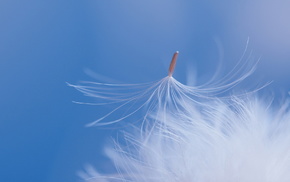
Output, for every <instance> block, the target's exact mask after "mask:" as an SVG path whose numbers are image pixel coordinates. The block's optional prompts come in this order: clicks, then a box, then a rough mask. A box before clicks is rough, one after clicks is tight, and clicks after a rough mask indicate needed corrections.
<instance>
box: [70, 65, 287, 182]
mask: <svg viewBox="0 0 290 182" xmlns="http://www.w3.org/2000/svg"><path fill="white" fill-rule="evenodd" d="M252 71H253V70H250V71H249V72H248V73H247V74H244V76H245V77H247V76H248V75H249V74H250V73H251V72H252ZM245 77H243V78H240V79H239V80H238V81H237V82H231V84H228V85H226V86H216V87H215V88H211V89H206V88H199V87H189V86H185V85H183V84H181V83H179V82H178V81H176V80H175V79H174V78H173V77H166V78H164V79H162V80H161V81H159V82H158V83H156V84H153V85H151V86H148V89H145V90H144V92H136V93H138V94H133V95H132V96H131V97H130V99H126V98H125V97H123V96H120V97H119V99H116V100H114V102H121V104H120V106H119V107H118V108H117V109H120V108H122V107H127V106H128V105H129V106H130V108H131V107H132V106H135V104H136V103H137V102H139V101H140V99H141V98H142V99H143V98H144V97H145V98H146V99H145V100H144V102H141V104H139V105H137V107H135V110H133V111H132V112H129V113H128V114H127V115H126V116H125V117H123V118H127V117H128V116H131V115H132V114H134V113H135V112H136V111H138V110H140V109H141V108H143V107H146V108H147V112H146V113H145V116H144V120H143V122H142V125H141V126H140V127H138V126H136V128H135V132H132V133H125V134H124V136H125V141H126V142H125V144H119V143H118V142H116V144H115V146H114V147H111V148H107V149H106V154H107V155H108V157H109V158H110V159H111V160H112V161H113V163H114V164H115V168H116V173H115V174H100V173H98V172H97V171H95V170H94V169H93V168H88V170H87V171H86V172H82V174H81V176H82V178H83V179H84V180H85V181H89V182H115V181H116V182H118V181H123V182H165V181H166V182H289V181H290V172H289V170H290V112H289V110H288V103H286V104H284V105H281V106H280V107H276V106H275V107H274V106H272V104H271V102H270V101H268V102H267V101H264V100H263V99H259V98H258V96H255V94H244V95H242V96H231V97H227V98H218V97H215V96H214V95H211V94H210V93H213V92H222V91H223V90H225V89H227V88H230V87H232V86H234V85H235V84H236V83H238V82H239V81H241V80H243V79H244V78H245ZM104 86H105V88H106V87H107V86H112V85H101V86H100V85H99V84H96V85H95V86H94V87H90V86H75V87H76V88H77V89H79V90H80V91H82V92H84V93H86V94H87V95H90V96H94V97H97V98H101V99H108V98H110V97H109V96H104V95H103V94H105V93H106V89H104V88H103V87H104ZM127 86H128V85H126V87H127ZM100 87H102V88H100ZM146 87H147V86H146ZM130 103H132V104H131V105H130ZM129 106H128V108H129ZM110 114H113V113H110ZM107 116H108V115H107ZM107 116H106V117H107ZM102 119H104V118H101V120H102ZM101 120H98V121H97V122H95V123H93V125H98V124H100V121H101ZM115 121H116V122H118V121H120V120H118V119H117V120H115ZM113 123H114V122H113ZM136 131H137V132H136ZM136 133H137V135H136Z"/></svg>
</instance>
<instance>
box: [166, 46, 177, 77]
mask: <svg viewBox="0 0 290 182" xmlns="http://www.w3.org/2000/svg"><path fill="white" fill-rule="evenodd" d="M178 54H179V52H178V51H176V52H175V53H174V54H173V57H172V60H171V63H170V66H169V71H168V76H170V77H171V76H172V75H173V72H174V68H175V64H176V60H177V56H178Z"/></svg>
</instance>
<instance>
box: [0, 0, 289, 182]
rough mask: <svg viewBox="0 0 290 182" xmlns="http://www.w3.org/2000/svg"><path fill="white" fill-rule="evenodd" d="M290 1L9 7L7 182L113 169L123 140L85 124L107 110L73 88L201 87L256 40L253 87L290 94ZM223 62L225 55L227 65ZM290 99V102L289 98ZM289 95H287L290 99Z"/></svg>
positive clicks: (0, 132)
mask: <svg viewBox="0 0 290 182" xmlns="http://www.w3.org/2000/svg"><path fill="white" fill-rule="evenodd" d="M289 17H290V3H289V1H288V2H287V1H275V2H274V1H266V0H263V1H262V0H260V1H259V0H248V1H242V0H238V1H226V0H221V1H207V0H206V1H197V0H193V1H183V0H146V1H136V0H82V1H77V0H70V1H68V0H67V1H59V0H50V1H39V0H38V1H36V0H25V1H23V0H9V1H8V0H2V1H0V92H1V94H0V181H1V182H17V181H21V182H24V181H27V182H68V181H70V182H73V181H78V177H77V175H76V172H77V171H78V170H81V169H83V167H84V165H86V164H88V163H90V164H93V165H95V166H96V167H97V168H98V169H100V170H101V171H106V169H108V164H107V163H106V161H107V159H106V158H105V157H104V156H103V155H102V148H103V146H104V144H105V143H106V142H107V141H108V140H109V138H110V136H111V135H112V134H113V133H114V131H112V130H108V129H101V128H85V127H84V125H85V124H87V123H90V122H92V121H94V120H95V119H97V118H98V117H100V116H101V115H102V114H103V113H104V112H103V109H102V108H97V107H93V106H89V105H79V104H75V103H73V102H72V101H84V100H86V98H85V97H84V96H83V95H82V94H80V93H78V92H77V91H76V90H74V89H73V88H71V87H68V86H67V85H66V82H69V83H78V81H81V80H90V81H93V80H94V77H97V78H99V79H101V80H103V81H105V82H107V81H108V82H109V81H110V80H117V81H119V82H123V83H141V82H149V81H154V80H158V79H161V78H163V77H165V76H166V74H167V68H168V64H169V62H170V60H171V56H172V54H173V53H174V52H175V51H176V50H179V51H180V56H179V59H178V64H177V68H176V71H175V78H177V79H178V80H179V81H181V82H182V83H186V79H185V78H186V76H185V75H186V73H185V72H187V71H188V68H190V67H192V68H195V69H194V71H195V72H196V75H197V77H196V78H197V83H200V82H203V81H204V80H206V79H207V78H209V76H210V75H212V74H213V72H214V70H215V68H216V67H217V65H218V60H219V59H222V60H223V61H224V66H223V69H222V72H221V74H223V73H224V72H226V71H227V70H229V69H230V68H232V67H233V65H234V64H235V63H236V61H237V60H238V59H239V58H240V56H241V55H242V53H243V50H244V48H245V45H246V42H247V39H248V37H250V44H249V50H253V56H254V57H256V58H257V59H258V57H260V56H262V59H261V61H260V63H259V65H258V69H257V72H256V73H255V74H254V75H253V78H252V79H251V82H247V83H246V84H249V85H250V84H253V83H261V82H266V81H274V82H273V83H272V84H271V85H270V86H269V87H267V89H268V90H270V91H272V92H275V93H287V92H288V90H289V89H290V85H289V84H288V82H289V76H290V72H289V66H290V24H289ZM221 55H223V56H221ZM282 95H283V94H282ZM284 95H286V97H288V96H287V94H284Z"/></svg>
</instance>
